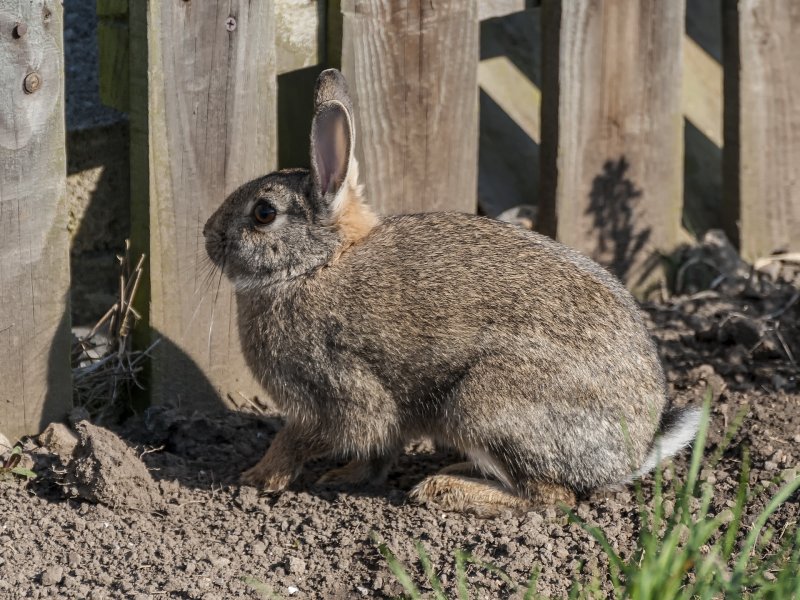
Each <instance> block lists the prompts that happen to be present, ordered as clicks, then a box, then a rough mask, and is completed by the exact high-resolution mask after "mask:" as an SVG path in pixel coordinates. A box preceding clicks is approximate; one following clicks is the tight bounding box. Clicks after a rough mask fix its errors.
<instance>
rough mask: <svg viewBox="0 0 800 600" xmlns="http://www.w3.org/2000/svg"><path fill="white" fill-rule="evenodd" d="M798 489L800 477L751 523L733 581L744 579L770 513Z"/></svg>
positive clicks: (799, 487) (785, 488)
mask: <svg viewBox="0 0 800 600" xmlns="http://www.w3.org/2000/svg"><path fill="white" fill-rule="evenodd" d="M798 489H800V477H796V478H795V479H794V481H790V482H789V483H787V484H786V485H785V486H783V487H782V488H781V489H780V490H778V493H777V494H775V496H773V498H772V500H770V502H769V504H767V506H766V507H765V508H764V510H763V511H761V514H760V515H758V517H757V518H756V520H755V522H754V523H753V527H752V528H751V530H750V533H749V534H748V536H747V539H746V540H745V542H744V544H743V545H742V550H741V554H740V555H739V560H737V561H736V567H735V569H734V579H735V580H736V581H737V582H741V581H742V579H743V578H744V574H745V570H746V569H747V563H748V561H749V560H750V553H751V552H752V550H753V548H755V545H756V542H757V541H758V537H759V535H761V530H762V529H763V528H764V526H765V525H766V523H767V520H768V519H769V518H770V517H771V516H772V513H774V512H775V511H776V510H778V507H779V506H780V505H781V504H783V503H784V502H786V500H788V499H789V497H790V496H791V495H792V494H794V493H795V492H796V491H797V490H798Z"/></svg>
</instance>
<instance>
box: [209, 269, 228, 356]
mask: <svg viewBox="0 0 800 600" xmlns="http://www.w3.org/2000/svg"><path fill="white" fill-rule="evenodd" d="M225 258H226V257H225V256H223V257H222V267H221V268H220V270H219V279H218V280H217V291H216V292H215V293H214V301H213V302H212V303H211V319H210V321H209V324H208V356H209V359H210V358H211V333H212V331H213V330H214V313H215V312H216V308H217V298H219V290H220V288H221V287H222V276H223V275H224V274H225Z"/></svg>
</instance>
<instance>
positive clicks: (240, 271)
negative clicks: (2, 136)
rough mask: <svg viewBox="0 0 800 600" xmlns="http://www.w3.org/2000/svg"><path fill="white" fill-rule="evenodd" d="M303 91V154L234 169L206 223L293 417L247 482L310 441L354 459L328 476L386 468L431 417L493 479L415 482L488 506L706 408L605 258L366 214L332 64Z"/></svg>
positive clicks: (666, 433) (415, 218) (274, 393)
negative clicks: (248, 171) (672, 401)
mask: <svg viewBox="0 0 800 600" xmlns="http://www.w3.org/2000/svg"><path fill="white" fill-rule="evenodd" d="M315 106H316V112H315V117H314V122H313V125H312V133H311V170H310V172H309V171H306V170H300V169H292V170H284V171H279V172H277V173H272V174H269V175H266V176H264V177H261V178H259V179H256V180H254V181H251V182H250V183H247V184H245V185H243V186H242V187H241V188H239V189H238V190H236V191H235V192H234V193H233V194H231V196H230V197H229V198H228V199H227V200H225V202H224V203H223V205H222V206H221V207H220V208H219V209H218V210H217V211H216V213H215V214H214V215H213V216H212V217H211V218H210V219H209V220H208V223H206V226H205V230H204V234H205V236H206V248H207V251H208V254H209V256H210V257H211V258H212V260H213V261H214V263H215V264H217V265H219V266H220V267H221V268H222V269H223V271H224V272H225V274H226V275H227V276H228V277H229V278H230V279H231V280H232V281H233V282H234V284H235V286H236V290H237V291H236V295H237V301H238V313H239V314H238V317H239V329H240V331H241V339H242V345H243V348H244V352H245V355H246V357H247V360H248V363H249V365H250V368H251V369H252V370H253V372H254V373H255V374H256V376H257V377H258V378H259V379H260V380H261V381H262V383H263V385H264V387H265V389H266V390H267V391H268V392H269V394H270V396H271V397H272V398H273V399H274V401H275V402H276V403H277V404H278V406H279V407H280V408H281V410H282V411H284V412H285V414H286V418H287V423H286V426H285V427H284V428H283V429H282V430H281V431H280V433H278V435H277V436H276V438H275V440H274V441H273V442H272V445H271V446H270V448H269V450H268V451H267V453H266V454H265V456H264V457H263V458H262V459H261V460H260V461H259V462H258V464H256V465H255V466H254V467H252V468H251V469H250V470H248V471H246V472H245V473H244V474H243V476H242V481H243V482H244V483H247V484H252V485H257V486H261V487H263V488H265V489H266V490H269V491H279V490H282V489H284V488H285V487H286V486H287V485H289V483H290V482H291V481H292V480H293V479H294V478H295V477H297V475H298V474H299V473H300V470H301V469H302V467H303V463H304V462H306V461H307V460H309V459H311V458H314V457H317V456H323V455H336V456H346V457H349V458H350V459H352V460H351V462H350V463H349V464H347V465H346V466H345V467H343V468H340V469H334V470H333V471H330V472H329V473H327V474H326V475H324V476H323V477H322V481H326V482H332V483H357V482H379V481H381V480H382V479H383V478H384V477H385V476H386V473H387V470H388V469H389V467H390V466H391V464H392V462H393V460H394V459H395V458H396V456H397V455H398V453H399V452H401V450H402V448H403V446H404V445H405V444H406V443H407V442H408V441H409V440H412V439H414V438H419V437H423V436H428V437H431V438H433V439H434V440H436V442H437V443H439V444H443V445H447V446H449V447H452V448H455V449H457V450H458V451H460V452H461V453H463V454H464V455H465V456H466V457H468V458H469V460H470V465H471V466H472V467H474V468H476V469H477V470H479V471H481V472H482V473H483V474H484V475H485V476H486V478H483V477H480V476H468V474H466V473H465V471H466V470H467V469H465V468H464V467H463V465H456V466H454V467H450V468H447V469H445V470H444V471H443V472H440V473H439V474H436V475H433V476H431V477H428V478H427V479H425V480H424V481H422V482H421V483H420V484H419V485H417V487H416V488H414V490H413V491H412V492H411V497H412V498H413V499H414V500H417V501H420V502H431V503H434V504H437V505H438V506H440V507H442V508H444V509H451V510H459V511H469V512H473V513H476V514H479V515H486V516H488V515H492V514H496V513H497V512H499V511H501V510H503V509H513V510H525V509H529V508H536V507H540V506H543V505H547V504H551V503H555V502H559V501H564V502H567V503H571V502H574V500H575V494H576V493H578V494H583V493H586V492H588V491H590V490H592V489H594V488H597V487H599V486H604V485H608V484H614V483H618V482H624V481H628V480H630V479H631V478H632V477H636V476H638V475H641V474H642V473H645V472H646V471H648V470H649V469H652V468H653V467H654V466H655V465H656V463H657V460H658V459H659V458H660V457H667V456H670V455H672V454H674V453H675V452H677V451H678V450H680V449H681V448H682V447H684V446H685V445H687V444H689V443H690V442H691V441H692V439H693V438H694V435H695V432H696V429H697V424H698V417H699V413H698V411H697V410H696V409H668V408H667V404H668V403H667V399H666V396H665V385H664V374H663V370H662V367H661V364H660V362H659V359H658V355H657V353H656V349H655V346H654V344H653V342H652V340H651V339H650V337H649V335H648V333H647V330H646V328H645V325H644V323H643V320H642V317H641V315H640V312H639V309H638V307H637V305H636V303H635V301H634V300H633V298H632V297H631V296H630V294H629V293H628V292H627V291H626V290H625V289H624V288H623V287H622V285H621V284H620V283H619V282H618V281H617V280H616V279H615V278H614V277H613V276H611V275H610V274H609V273H608V272H607V271H605V270H604V269H603V268H602V267H600V266H599V265H597V264H596V263H594V262H593V261H591V260H590V259H588V258H586V257H585V256H583V255H581V254H579V253H577V252H575V251H573V250H571V249H569V248H567V247H565V246H562V245H561V244H558V243H557V242H554V241H553V240H551V239H549V238H546V237H543V236H541V235H538V234H536V233H532V232H529V231H525V230H523V229H521V228H517V227H514V226H511V225H508V224H504V223H501V222H498V221H494V220H491V219H486V218H482V217H475V216H470V215H464V214H449V213H439V214H437V213H430V214H415V215H403V216H393V217H379V216H377V215H375V214H374V213H373V212H372V211H371V210H370V209H369V207H368V206H367V204H366V201H365V200H364V197H363V195H362V189H361V187H360V186H359V184H358V166H357V164H356V161H355V159H354V158H353V144H354V141H355V130H354V124H353V114H352V105H351V102H350V99H349V96H348V93H347V89H346V84H345V80H344V77H343V76H342V74H341V73H339V72H338V71H336V70H333V69H330V70H327V71H325V72H323V73H322V74H321V75H320V76H319V79H318V81H317V86H316V90H315ZM473 475H475V474H473Z"/></svg>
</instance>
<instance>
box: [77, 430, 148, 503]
mask: <svg viewBox="0 0 800 600" xmlns="http://www.w3.org/2000/svg"><path fill="white" fill-rule="evenodd" d="M74 427H75V430H76V431H77V433H78V436H79V442H78V445H77V447H76V448H75V450H74V451H73V452H72V457H71V458H70V459H69V461H68V462H67V465H66V469H67V472H66V477H65V483H66V484H67V487H66V489H67V491H68V493H69V494H70V495H71V496H72V497H74V498H82V499H84V500H88V501H89V502H96V503H100V504H105V505H106V506H108V507H110V508H124V509H130V510H140V511H153V510H158V509H159V508H160V507H161V505H162V499H161V495H160V493H159V491H158V487H157V486H156V483H155V482H154V481H153V478H152V477H151V475H150V472H149V471H148V470H147V467H146V466H145V465H144V463H143V462H142V461H141V460H140V458H139V456H138V455H137V453H136V451H135V450H134V448H132V447H131V446H129V445H128V444H127V443H126V442H125V441H123V440H122V439H121V438H120V437H119V436H118V435H117V434H116V433H114V432H113V431H110V430H108V429H105V428H103V427H98V426H96V425H92V424H91V423H90V422H89V421H86V420H82V421H78V422H76V423H75V425H74Z"/></svg>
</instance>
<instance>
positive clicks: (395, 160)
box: [329, 0, 479, 213]
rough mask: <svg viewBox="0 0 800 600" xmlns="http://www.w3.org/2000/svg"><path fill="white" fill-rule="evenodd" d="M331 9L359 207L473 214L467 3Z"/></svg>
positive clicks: (472, 64)
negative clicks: (362, 202) (350, 110)
mask: <svg viewBox="0 0 800 600" xmlns="http://www.w3.org/2000/svg"><path fill="white" fill-rule="evenodd" d="M341 9H342V15H343V34H342V36H343V37H342V61H341V64H342V71H343V73H344V74H345V76H346V77H347V80H348V83H349V85H350V91H351V94H352V96H353V100H354V104H355V110H356V136H357V138H356V152H357V157H358V158H359V161H360V163H361V172H362V173H363V176H362V180H363V181H364V182H365V183H366V193H367V197H368V199H369V200H370V202H371V203H372V205H373V206H374V207H376V208H377V210H378V211H380V212H382V213H407V212H419V211H430V210H459V211H465V212H474V211H475V209H476V194H477V143H478V86H477V71H478V59H479V53H478V38H479V27H478V11H477V1H476V0H440V1H437V2H429V1H428V0H409V1H408V2H405V1H403V2H401V1H399V0H342V2H341ZM329 47H335V44H329ZM332 60H333V61H334V62H335V58H333V59H332Z"/></svg>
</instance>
